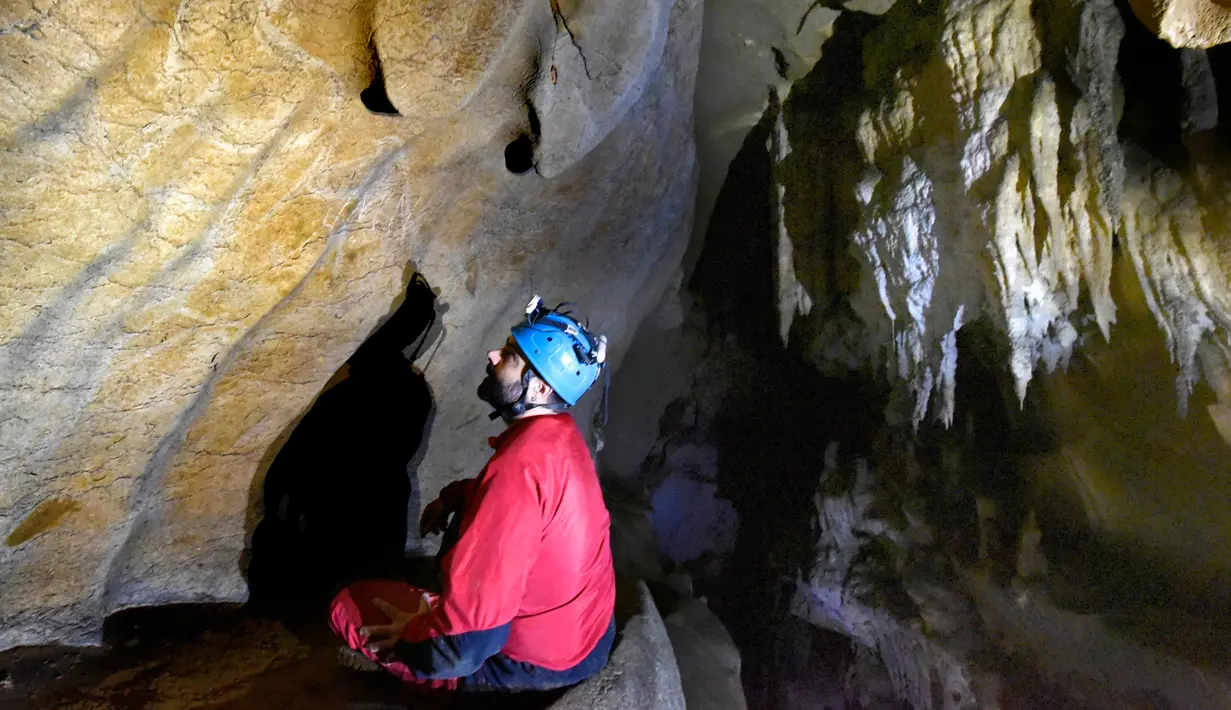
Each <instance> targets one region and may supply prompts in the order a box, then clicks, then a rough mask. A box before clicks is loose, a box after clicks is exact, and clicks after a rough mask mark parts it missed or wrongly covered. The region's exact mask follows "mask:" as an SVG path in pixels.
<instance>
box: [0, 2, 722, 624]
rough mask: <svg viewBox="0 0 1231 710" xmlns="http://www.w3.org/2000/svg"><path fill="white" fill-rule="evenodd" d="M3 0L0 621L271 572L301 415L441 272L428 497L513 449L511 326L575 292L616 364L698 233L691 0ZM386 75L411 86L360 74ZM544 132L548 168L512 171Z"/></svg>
mask: <svg viewBox="0 0 1231 710" xmlns="http://www.w3.org/2000/svg"><path fill="white" fill-rule="evenodd" d="M557 8H558V9H559V11H560V14H556V13H555V12H554V10H555V9H557ZM566 24H567V26H566ZM0 27H2V28H3V29H0V49H2V52H0V56H2V57H3V59H0V76H2V77H3V78H4V82H3V83H4V85H5V88H4V89H3V90H2V91H0V107H2V108H0V150H2V151H3V160H0V183H2V184H3V190H0V250H2V256H0V265H2V266H0V289H2V290H3V294H4V295H3V297H0V323H2V324H3V325H2V327H0V534H3V535H5V536H6V537H5V544H4V545H3V546H0V570H2V571H0V648H5V647H10V646H14V645H21V644H37V643H48V642H64V643H74V644H81V643H92V642H95V641H97V639H98V634H99V630H100V628H101V622H102V619H103V618H104V617H105V616H106V615H107V614H108V613H110V612H113V611H115V610H118V609H122V608H125V607H129V606H135V605H146V604H165V603H177V602H197V601H237V600H242V599H243V598H244V597H245V594H246V587H245V583H244V579H243V575H242V570H241V569H240V557H241V553H242V551H243V549H244V547H245V544H246V537H247V536H248V535H249V534H250V533H251V530H252V527H253V526H254V525H255V522H256V521H255V520H254V519H253V514H254V513H255V512H256V511H259V510H260V508H259V495H260V490H261V476H262V473H263V470H264V467H265V466H267V465H268V460H269V458H270V457H272V455H273V454H274V453H275V450H276V441H277V439H278V437H279V436H280V435H281V434H282V433H283V432H284V431H286V430H287V429H288V427H289V426H290V425H291V424H292V423H293V421H294V420H295V418H296V417H297V416H298V415H299V414H300V413H301V412H302V411H304V409H305V408H306V407H307V406H308V405H309V404H310V402H311V400H312V398H313V397H314V395H315V394H316V393H317V392H318V391H319V390H320V388H321V386H322V385H323V384H324V382H325V381H326V380H327V379H328V378H329V377H330V375H331V374H332V373H333V372H334V371H335V370H336V369H337V368H338V366H339V365H340V364H341V363H342V362H343V361H344V360H345V359H346V357H347V356H348V355H349V354H350V353H351V352H352V351H353V350H354V349H355V348H356V347H357V346H358V344H359V343H360V342H361V341H362V340H363V338H364V337H365V336H366V335H367V334H368V333H369V332H371V330H372V329H373V328H374V327H375V326H376V324H377V323H378V322H379V320H380V319H381V317H382V316H383V315H385V314H386V313H387V312H388V311H389V310H390V307H391V304H392V303H393V301H394V300H395V298H396V297H397V296H398V295H399V294H400V293H401V291H402V288H403V286H404V284H405V283H406V280H407V279H408V278H409V275H410V273H411V272H413V271H416V270H417V271H419V272H421V273H422V274H424V275H425V276H426V278H427V279H428V280H429V282H430V283H431V284H432V285H433V286H434V287H436V288H437V289H438V290H439V299H438V301H439V302H441V303H442V304H443V306H444V313H443V316H442V319H443V325H442V329H441V335H440V336H438V337H437V339H436V341H435V342H434V343H433V344H432V346H431V347H430V348H428V349H427V351H426V352H425V353H424V354H423V356H421V358H420V360H419V363H418V364H419V365H420V367H422V368H423V370H424V371H425V373H426V376H427V379H428V382H429V385H430V387H431V388H432V391H433V393H434V396H435V398H436V403H437V412H436V414H435V417H436V419H435V427H434V429H433V435H432V437H431V440H430V441H429V442H428V447H429V448H428V451H427V452H426V456H425V458H424V462H423V464H422V465H421V467H420V476H421V480H420V482H419V484H420V487H421V494H422V497H423V498H424V499H427V500H430V499H431V497H432V496H434V495H435V493H436V491H437V490H438V489H439V488H440V487H441V486H442V485H443V484H444V483H446V482H448V481H449V480H452V479H453V478H456V477H460V476H463V475H472V474H473V473H474V472H475V471H477V470H478V468H479V467H480V466H481V464H482V462H483V461H484V460H485V459H486V452H485V450H484V441H485V437H486V436H487V435H489V434H490V433H492V432H493V429H492V427H491V426H489V424H488V421H487V418H486V416H485V413H486V412H485V409H484V407H483V406H481V403H480V402H479V401H478V400H477V399H475V398H474V396H473V391H474V388H475V386H476V385H477V383H478V381H479V379H481V376H482V363H483V352H484V351H485V349H486V348H487V347H489V346H491V345H492V344H493V343H496V342H498V341H500V340H501V339H502V338H503V337H504V336H503V333H502V331H503V329H504V328H506V327H507V326H508V324H509V323H510V322H512V320H513V319H514V318H515V317H516V315H517V314H518V313H519V312H520V308H521V306H522V305H523V304H524V302H525V300H526V299H527V298H528V297H529V295H531V293H532V292H539V293H541V294H543V295H544V296H545V297H547V298H549V299H550V298H560V299H565V298H567V299H568V300H572V301H577V302H579V304H581V307H582V308H584V309H585V310H586V312H587V314H588V315H589V316H590V319H591V322H592V323H593V324H594V325H595V326H596V327H597V328H599V329H601V330H603V331H606V332H607V333H609V334H610V336H611V340H612V342H613V346H614V350H615V353H614V354H615V356H616V358H617V361H618V358H619V356H620V354H621V353H622V351H623V349H624V347H625V341H626V339H627V337H628V336H629V335H630V334H631V331H632V328H633V327H634V326H635V324H636V323H637V321H638V320H639V319H640V317H641V314H643V313H644V312H646V311H647V310H648V309H649V308H650V306H651V305H652V304H653V302H654V301H655V300H657V297H658V295H659V294H660V293H661V292H662V290H663V289H664V288H665V286H666V284H667V283H668V280H669V279H670V277H671V274H672V272H673V271H674V265H675V264H677V263H678V262H679V259H680V255H681V254H682V250H683V248H684V246H685V244H686V241H687V235H688V231H689V228H690V217H691V203H692V196H693V185H694V160H693V147H692V138H691V136H692V124H691V117H692V96H693V81H694V76H695V72H696V57H697V53H698V46H699V39H700V30H701V18H700V7H699V3H698V2H694V1H692V0H680V1H679V2H674V3H672V2H665V1H663V0H645V1H644V2H640V3H638V5H637V8H636V12H628V11H626V8H625V6H624V5H623V4H621V11H620V12H614V11H613V9H612V4H611V3H605V2H598V1H597V0H596V1H594V2H591V1H590V0H579V1H577V2H565V1H561V2H560V3H548V2H546V0H544V1H542V2H539V1H537V0H536V1H533V2H532V1H530V0H526V1H525V2H516V3H504V2H479V3H460V4H459V3H445V2H434V1H432V0H400V2H395V1H386V0H374V1H373V0H360V1H354V2H349V1H346V0H343V1H342V2H299V1H297V0H284V1H278V0H274V1H271V2H262V3H240V2H233V1H232V0H189V1H187V2H182V3H169V2H157V1H151V2H147V1H145V0H116V1H115V2H106V3H101V4H100V3H92V2H63V3H55V4H52V3H38V2H36V3H32V4H30V5H27V6H17V5H10V6H8V7H5V8H4V9H3V10H0ZM378 73H379V74H380V75H381V76H382V77H383V80H384V87H385V93H387V97H388V100H389V101H390V102H391V104H392V106H393V108H395V109H396V110H397V114H392V113H375V112H373V111H370V110H368V108H366V107H365V105H364V103H363V102H361V100H360V94H361V92H363V91H364V90H365V89H366V88H368V87H369V85H370V84H372V81H373V79H374V77H376V76H377V74H378ZM377 93H380V92H379V87H377ZM518 136H525V137H528V138H529V139H530V141H531V143H532V145H533V147H534V158H533V159H534V161H535V162H536V163H537V165H538V168H539V169H538V170H537V171H531V172H529V173H526V174H520V175H518V174H513V173H512V172H510V170H508V169H507V168H506V165H505V162H504V160H503V156H504V148H505V146H506V144H508V143H509V142H511V141H513V140H514V139H516V138H517V137H518ZM339 475H340V476H344V475H345V472H339ZM411 514H412V515H417V511H411ZM411 542H412V544H413V543H414V542H415V541H413V540H412V541H411Z"/></svg>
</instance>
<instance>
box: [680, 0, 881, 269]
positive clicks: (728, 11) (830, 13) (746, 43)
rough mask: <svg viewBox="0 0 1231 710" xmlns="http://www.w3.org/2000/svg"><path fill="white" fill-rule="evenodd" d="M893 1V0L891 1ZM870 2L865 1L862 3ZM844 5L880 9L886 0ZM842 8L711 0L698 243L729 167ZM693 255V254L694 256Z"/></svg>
mask: <svg viewBox="0 0 1231 710" xmlns="http://www.w3.org/2000/svg"><path fill="white" fill-rule="evenodd" d="M888 4H892V0H888ZM865 5H866V7H865ZM846 7H848V8H849V9H852V10H861V11H869V12H872V11H883V10H882V8H883V7H887V4H886V3H885V2H868V3H863V2H859V1H858V0H856V1H855V2H851V3H847V5H846ZM839 14H840V11H839V10H836V9H834V8H832V7H829V6H827V4H822V3H817V2H812V1H811V0H755V1H751V2H750V1H749V0H711V2H709V3H707V4H706V6H705V34H704V37H703V39H702V43H701V66H700V69H699V71H698V74H697V104H696V106H697V162H698V164H699V165H700V167H701V173H700V177H699V180H698V184H697V220H696V224H695V230H696V231H695V233H694V239H693V248H694V251H695V250H699V249H700V245H701V241H702V239H703V237H704V234H705V229H706V228H707V226H708V223H709V217H710V214H711V212H712V211H713V209H714V201H715V200H717V199H718V191H719V189H720V188H721V187H722V183H723V181H724V180H725V179H726V176H727V166H728V165H729V164H730V162H731V159H732V158H734V157H735V153H736V151H738V150H739V148H740V145H741V144H742V143H743V142H744V138H745V136H747V135H748V131H749V129H751V128H752V127H753V126H755V125H756V123H757V121H759V120H760V118H761V115H762V114H763V113H764V111H765V108H766V106H767V105H768V104H769V101H770V96H771V95H773V96H785V95H787V94H788V93H789V92H790V87H791V84H792V83H793V82H795V81H796V80H798V79H799V78H801V77H803V76H804V75H805V74H807V73H808V71H809V70H810V69H811V68H812V67H813V65H815V64H816V62H817V60H818V59H820V57H821V45H822V44H824V42H825V40H827V39H829V36H830V35H831V33H832V32H833V22H834V20H835V19H836V18H837V17H838V15H839ZM689 261H691V260H689Z"/></svg>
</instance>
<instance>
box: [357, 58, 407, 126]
mask: <svg viewBox="0 0 1231 710" xmlns="http://www.w3.org/2000/svg"><path fill="white" fill-rule="evenodd" d="M359 100H360V101H362V102H363V105H364V106H365V107H366V108H367V109H368V110H369V111H371V112H372V113H379V114H384V115H389V116H397V115H399V114H398V110H397V107H396V106H394V105H393V102H392V101H390V100H389V93H388V92H387V91H386V90H385V73H384V70H383V69H382V68H381V65H380V56H379V55H378V54H377V53H376V47H372V83H371V84H369V85H368V88H366V89H364V90H363V91H361V92H359Z"/></svg>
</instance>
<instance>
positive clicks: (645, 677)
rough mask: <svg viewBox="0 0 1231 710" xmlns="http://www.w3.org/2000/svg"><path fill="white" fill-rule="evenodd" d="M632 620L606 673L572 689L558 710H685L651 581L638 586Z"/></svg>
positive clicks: (624, 631)
mask: <svg viewBox="0 0 1231 710" xmlns="http://www.w3.org/2000/svg"><path fill="white" fill-rule="evenodd" d="M635 595H636V597H635V598H634V599H632V600H630V601H631V602H632V616H631V618H630V619H629V620H628V622H627V623H626V624H625V625H624V629H623V631H622V633H621V635H620V637H619V639H617V641H616V647H615V650H614V651H612V652H611V660H610V661H608V662H607V666H606V667H605V668H603V670H602V672H600V673H599V674H598V675H596V676H594V677H593V678H590V679H589V680H587V681H585V682H584V683H582V684H580V685H578V686H576V687H574V688H572V689H570V690H569V691H568V692H567V693H565V694H564V697H562V698H560V699H559V700H557V701H556V702H555V703H553V704H552V706H551V707H552V708H553V709H554V710H624V708H647V710H648V709H652V710H684V707H685V704H684V691H683V689H682V688H681V686H680V669H679V666H677V665H676V661H675V654H674V653H673V652H672V649H671V638H670V637H668V635H667V628H666V627H665V626H664V625H663V619H662V617H661V616H660V615H659V613H658V608H657V607H655V606H654V599H653V598H652V597H651V596H650V590H649V589H647V588H646V586H645V583H638V584H637V587H636V590H635Z"/></svg>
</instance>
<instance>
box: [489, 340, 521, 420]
mask: <svg viewBox="0 0 1231 710" xmlns="http://www.w3.org/2000/svg"><path fill="white" fill-rule="evenodd" d="M526 367H527V363H526V360H525V358H523V357H522V356H521V352H520V351H518V349H517V344H516V343H515V342H514V341H513V339H512V338H511V337H510V338H509V339H508V340H507V341H505V343H504V346H503V347H501V348H500V349H499V350H492V351H491V352H489V353H488V354H487V377H485V378H484V379H483V382H482V383H480V384H479V390H478V395H479V399H481V400H483V401H484V402H487V403H488V404H490V405H491V406H492V408H493V409H496V410H497V411H499V410H501V409H503V408H504V407H508V406H510V405H512V404H514V403H516V402H517V401H518V400H519V399H521V397H522V394H524V393H525V391H526V389H525V384H524V383H523V382H522V376H523V373H525V371H526Z"/></svg>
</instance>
